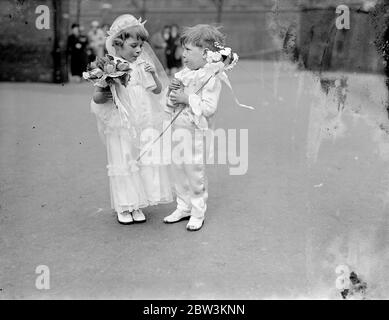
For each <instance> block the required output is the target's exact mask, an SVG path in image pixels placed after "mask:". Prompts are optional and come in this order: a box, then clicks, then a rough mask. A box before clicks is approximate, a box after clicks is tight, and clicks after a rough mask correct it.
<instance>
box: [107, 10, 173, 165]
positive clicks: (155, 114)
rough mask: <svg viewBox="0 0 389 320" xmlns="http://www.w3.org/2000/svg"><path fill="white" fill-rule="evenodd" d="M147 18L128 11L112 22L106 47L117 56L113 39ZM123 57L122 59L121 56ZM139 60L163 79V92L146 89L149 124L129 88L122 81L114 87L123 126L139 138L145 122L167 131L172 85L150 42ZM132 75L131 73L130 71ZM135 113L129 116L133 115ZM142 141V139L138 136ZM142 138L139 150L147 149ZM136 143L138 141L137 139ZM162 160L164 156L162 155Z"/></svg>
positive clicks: (111, 53)
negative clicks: (130, 94) (167, 102)
mask: <svg viewBox="0 0 389 320" xmlns="http://www.w3.org/2000/svg"><path fill="white" fill-rule="evenodd" d="M145 23H146V21H144V22H142V20H141V18H140V19H136V18H135V17H134V16H132V15H130V14H124V15H121V16H119V17H117V18H116V19H115V21H114V22H113V23H112V25H111V28H110V30H109V31H108V32H107V33H108V36H107V38H106V48H107V51H108V53H109V54H110V55H111V56H113V57H114V58H115V57H117V53H116V50H115V47H114V46H113V40H114V39H115V38H117V36H118V35H119V34H120V33H121V32H122V31H123V30H125V29H128V28H130V27H133V26H139V25H144V24H145ZM120 59H121V58H120ZM138 59H142V60H144V61H146V62H147V63H149V64H151V65H153V66H154V67H155V70H156V74H157V76H158V79H159V81H160V82H161V85H162V90H161V93H159V94H154V93H152V92H150V91H148V90H146V94H147V95H148V98H149V99H150V102H151V106H152V108H151V115H149V119H148V121H147V123H144V122H142V121H138V120H139V119H137V116H136V115H137V112H138V110H137V108H136V103H132V102H131V101H130V98H129V95H128V94H126V88H125V87H124V86H122V85H120V84H115V85H113V86H111V91H112V96H113V99H114V103H115V104H116V106H117V107H118V110H119V115H120V119H121V121H122V125H125V126H127V127H128V129H130V131H129V132H130V133H132V135H133V137H134V138H135V137H136V136H137V137H138V138H139V135H140V134H141V131H142V130H143V129H145V125H146V126H147V127H152V128H153V129H155V130H156V131H157V132H162V130H163V121H164V120H167V117H168V116H167V114H166V112H165V106H166V100H167V91H168V86H169V78H168V76H167V74H166V72H165V70H164V68H163V66H162V64H161V63H160V61H159V60H158V58H157V56H156V55H155V53H154V51H153V49H152V48H151V46H150V45H149V43H147V42H144V43H143V49H142V53H141V54H140V56H139V57H138ZM130 77H131V72H130ZM130 114H131V115H132V116H129V115H130ZM135 140H138V139H135ZM139 142H140V141H137V142H136V145H137V146H138V148H139V149H138V151H139V152H140V151H141V149H143V148H144V149H147V146H143V147H141V144H139ZM134 143H135V142H134ZM158 158H159V159H160V157H159V156H158Z"/></svg>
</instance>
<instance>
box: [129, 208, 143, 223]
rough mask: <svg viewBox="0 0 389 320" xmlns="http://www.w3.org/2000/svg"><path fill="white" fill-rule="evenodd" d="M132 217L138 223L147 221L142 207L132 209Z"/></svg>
mask: <svg viewBox="0 0 389 320" xmlns="http://www.w3.org/2000/svg"><path fill="white" fill-rule="evenodd" d="M132 218H133V219H134V222H136V223H142V222H145V221H146V217H145V215H144V213H143V212H142V210H141V209H137V210H134V211H132Z"/></svg>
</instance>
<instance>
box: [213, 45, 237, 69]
mask: <svg viewBox="0 0 389 320" xmlns="http://www.w3.org/2000/svg"><path fill="white" fill-rule="evenodd" d="M213 45H214V46H215V48H216V51H212V50H210V49H207V51H206V60H207V62H208V63H216V62H225V61H226V60H227V59H228V58H230V59H231V61H230V62H229V64H228V65H226V67H225V68H224V70H227V71H229V70H232V69H233V68H234V67H235V65H236V64H237V62H238V60H239V56H238V54H237V53H236V52H232V49H231V48H230V47H225V46H223V45H221V44H220V43H219V42H214V44H213Z"/></svg>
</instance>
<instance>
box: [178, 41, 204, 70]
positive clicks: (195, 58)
mask: <svg viewBox="0 0 389 320" xmlns="http://www.w3.org/2000/svg"><path fill="white" fill-rule="evenodd" d="M183 48H184V52H183V53H182V59H183V61H184V64H185V66H187V67H188V68H189V69H191V70H197V69H200V68H201V67H203V66H204V65H205V64H206V62H207V61H206V59H205V57H206V56H205V50H204V49H203V48H200V47H197V46H194V45H192V44H191V43H185V44H184V45H183Z"/></svg>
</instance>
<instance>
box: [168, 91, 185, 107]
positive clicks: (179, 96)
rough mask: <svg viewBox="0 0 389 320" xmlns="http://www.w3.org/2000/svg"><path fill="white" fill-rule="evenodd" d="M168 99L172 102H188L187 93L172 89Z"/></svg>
mask: <svg viewBox="0 0 389 320" xmlns="http://www.w3.org/2000/svg"><path fill="white" fill-rule="evenodd" d="M170 100H171V101H172V102H173V103H174V104H181V103H183V104H189V98H188V95H187V94H186V93H184V92H182V91H172V92H171V93H170Z"/></svg>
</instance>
